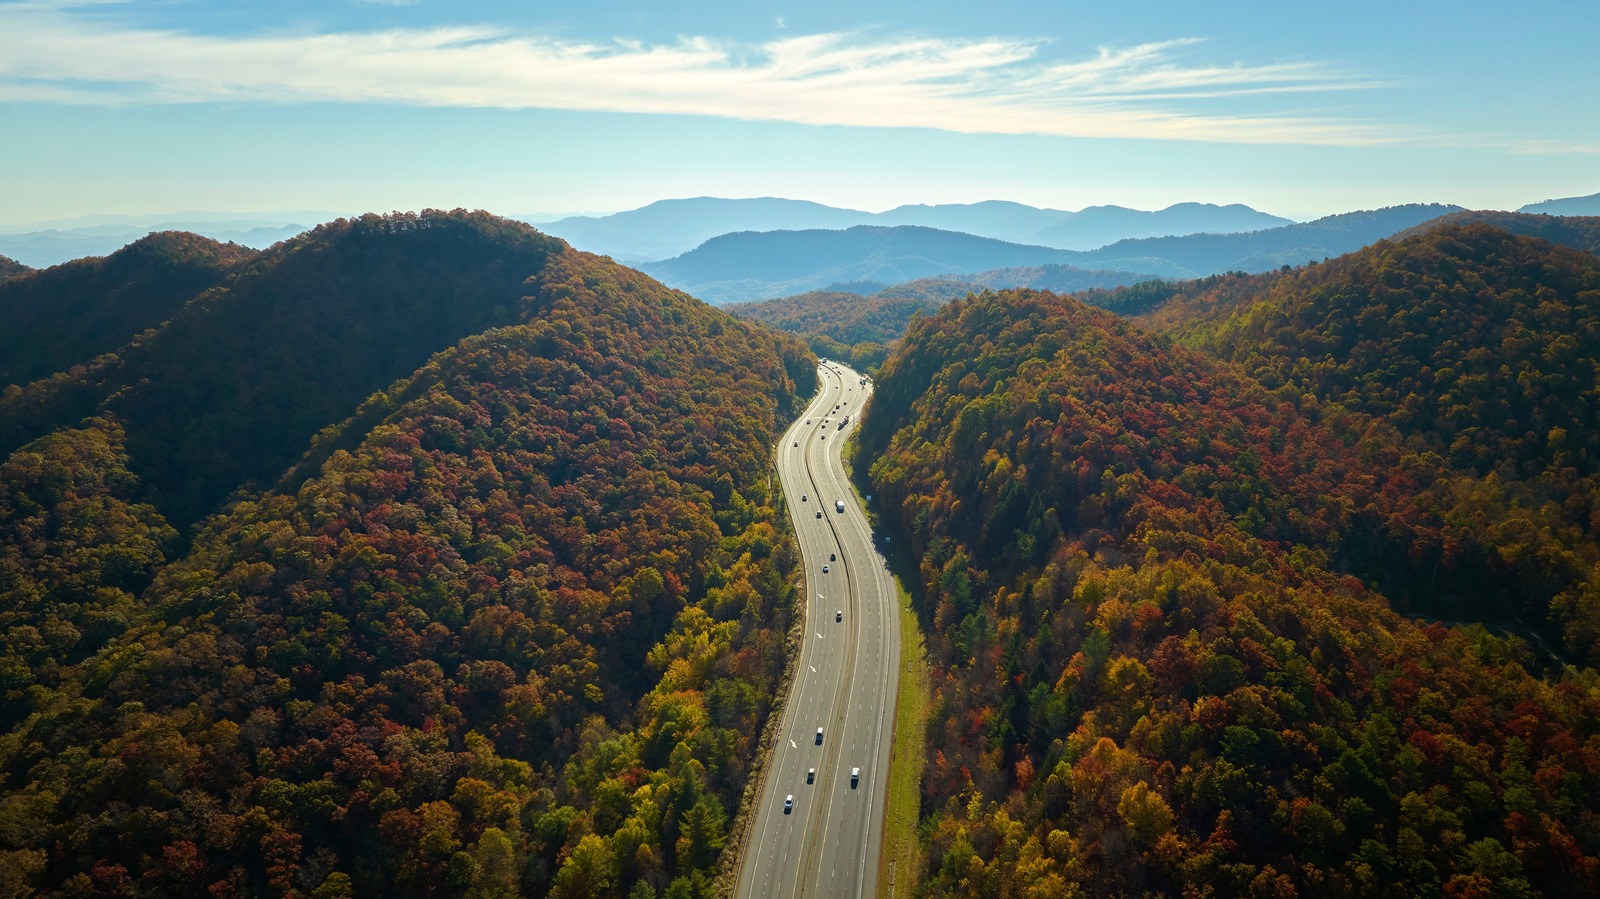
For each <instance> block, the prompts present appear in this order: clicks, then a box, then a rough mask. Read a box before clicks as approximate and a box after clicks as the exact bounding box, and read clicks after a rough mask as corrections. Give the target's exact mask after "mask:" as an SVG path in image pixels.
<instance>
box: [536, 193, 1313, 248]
mask: <svg viewBox="0 0 1600 899" xmlns="http://www.w3.org/2000/svg"><path fill="white" fill-rule="evenodd" d="M1289 223H1290V220H1289V219H1286V218H1282V217H1280V216H1276V215H1268V214H1267V213H1264V212H1257V211H1256V210H1254V209H1251V208H1250V207H1248V206H1242V205H1239V204H1237V203H1235V204H1232V205H1229V206H1216V205H1212V204H1210V203H1179V204H1177V205H1175V206H1168V207H1167V208H1166V209H1161V210H1158V211H1155V212H1144V211H1141V210H1138V209H1127V208H1125V207H1122V206H1090V207H1088V208H1087V209H1083V210H1080V211H1078V212H1065V211H1062V210H1060V209H1040V208H1037V207H1034V206H1028V205H1025V204H1022V203H1011V202H1006V201H1003V200H988V201H985V202H982V203H963V204H947V205H939V206H923V205H916V206H899V207H896V208H894V209H890V210H888V211H887V212H876V213H874V212H861V211H859V210H855V209H839V208H837V207H833V206H824V205H822V204H821V203H812V202H808V201H805V200H784V199H779V198H776V197H759V198H755V199H740V200H734V199H723V198H719V197H696V198H693V199H684V200H661V201H659V202H656V203H651V204H650V205H648V206H644V207H641V208H639V209H633V210H629V211H627V212H618V213H616V214H614V215H607V216H570V217H568V218H564V219H560V220H558V221H554V222H545V223H541V224H538V228H539V229H540V230H541V231H544V232H545V233H547V234H553V235H555V236H556V237H559V238H562V239H563V240H566V241H567V242H568V243H571V244H572V245H573V246H575V247H577V248H578V249H580V250H587V251H589V252H591V253H603V254H605V255H608V256H611V257H613V258H615V259H618V260H620V261H624V262H629V263H636V262H648V261H653V260H660V259H666V258H669V257H672V256H678V255H681V254H683V253H686V252H688V251H689V250H692V249H694V248H695V247H697V246H699V245H700V244H702V243H704V242H706V241H708V240H710V239H711V238H713V237H717V236H719V235H723V234H728V233H731V232H736V231H809V230H816V229H833V230H842V229H845V228H851V227H855V226H857V225H883V226H896V225H915V226H921V227H926V228H937V229H939V230H942V231H960V232H962V233H964V234H974V235H977V236H979V237H989V238H993V239H996V240H1003V241H1007V242H1010V243H1020V244H1029V245H1036V246H1045V247H1051V248H1054V249H1068V250H1090V249H1094V248H1096V247H1102V246H1105V245H1106V244H1109V243H1113V242H1115V241H1118V240H1124V239H1127V238H1132V237H1160V236H1165V235H1170V234H1197V233H1199V232H1202V231H1213V232H1219V233H1233V232H1239V231H1257V230H1260V229H1262V228H1275V227H1278V226H1280V225H1286V224H1289Z"/></svg>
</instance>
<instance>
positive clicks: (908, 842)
mask: <svg viewBox="0 0 1600 899" xmlns="http://www.w3.org/2000/svg"><path fill="white" fill-rule="evenodd" d="M894 586H895V592H896V593H898V594H899V596H900V695H899V696H897V697H895V703H894V748H893V750H892V752H891V754H890V758H889V802H888V805H889V808H888V810H887V812H886V813H885V815H884V821H883V866H882V867H881V868H879V869H878V895H879V896H885V897H887V896H896V897H905V896H910V895H911V894H912V891H913V890H914V889H915V888H916V884H917V877H918V872H920V871H921V870H922V847H921V845H920V843H919V842H918V840H917V825H918V814H917V813H918V810H919V809H920V808H921V798H922V795H921V794H922V752H923V747H924V746H925V745H926V742H927V741H926V740H925V738H924V727H923V725H924V722H926V721H927V718H928V659H927V646H926V644H925V643H924V642H923V639H922V626H921V624H920V623H919V622H918V621H917V613H916V612H915V611H913V610H912V608H911V595H910V594H909V593H907V592H906V590H905V587H903V586H901V584H900V579H899V578H898V577H896V578H895V581H894Z"/></svg>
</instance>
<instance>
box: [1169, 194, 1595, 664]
mask: <svg viewBox="0 0 1600 899" xmlns="http://www.w3.org/2000/svg"><path fill="white" fill-rule="evenodd" d="M1524 218H1530V219H1538V218H1545V217H1541V216H1525V217H1524ZM1144 321H1146V322H1147V323H1151V324H1154V325H1156V326H1158V327H1161V328H1163V329H1164V330H1166V331H1167V332H1168V333H1169V334H1170V335H1171V336H1173V337H1175V338H1176V339H1178V340H1179V341H1181V342H1183V343H1185V344H1187V345H1189V346H1191V347H1194V348H1197V349H1200V350H1203V351H1205V352H1207V353H1209V354H1212V355H1216V356H1220V357H1222V358H1225V359H1229V360H1231V361H1233V362H1236V363H1238V364H1239V365H1240V366H1242V367H1243V368H1244V369H1245V370H1246V371H1248V372H1249V373H1250V374H1251V375H1253V376H1254V377H1255V378H1256V379H1257V380H1259V381H1260V382H1261V383H1262V384H1264V385H1265V386H1266V387H1268V388H1269V389H1273V390H1276V391H1279V392H1282V393H1286V394H1289V395H1306V396H1309V397H1314V398H1315V400H1316V401H1317V402H1318V403H1321V404H1328V405H1331V406H1334V407H1336V408H1339V409H1342V410H1346V411H1348V412H1349V413H1351V414H1353V415H1356V416H1361V417H1368V418H1371V419H1372V420H1373V422H1372V424H1371V425H1370V426H1373V427H1378V426H1382V427H1388V428H1392V429H1393V430H1394V431H1396V432H1397V433H1398V434H1400V435H1403V437H1404V440H1405V444H1406V451H1405V458H1406V460H1407V461H1406V464H1407V465H1412V466H1416V465H1426V466H1441V465H1442V466H1444V467H1446V468H1447V469H1449V470H1450V471H1452V472H1454V474H1453V476H1452V477H1451V478H1449V484H1448V486H1443V487H1441V488H1440V489H1439V491H1438V495H1436V496H1432V497H1430V502H1432V503H1433V504H1434V505H1435V507H1436V508H1438V509H1439V510H1440V511H1441V512H1444V513H1445V514H1447V516H1448V517H1449V519H1450V520H1451V522H1452V524H1454V525H1456V526H1457V527H1459V528H1461V529H1463V530H1467V529H1473V528H1480V527H1481V528H1488V529H1489V531H1490V533H1489V534H1488V535H1487V536H1486V537H1485V539H1486V540H1487V541H1488V542H1490V543H1491V544H1492V545H1493V546H1494V547H1495V552H1496V553H1497V554H1498V555H1500V556H1501V557H1502V560H1503V565H1501V566H1496V567H1497V568H1498V569H1499V570H1498V571H1495V572H1491V573H1489V575H1488V580H1487V581H1485V582H1484V583H1481V584H1478V585H1474V587H1473V593H1475V594H1476V595H1477V596H1478V597H1480V598H1481V599H1482V600H1483V602H1484V604H1485V605H1487V604H1492V603H1495V602H1499V603H1501V604H1503V605H1504V606H1506V611H1505V612H1503V613H1502V617H1518V616H1520V617H1525V618H1527V619H1528V620H1529V621H1530V622H1531V623H1533V624H1535V625H1536V626H1542V625H1543V624H1544V622H1545V621H1546V619H1549V629H1550V632H1551V637H1552V639H1554V640H1559V641H1561V642H1563V643H1564V645H1565V648H1566V650H1567V651H1568V652H1569V653H1570V655H1571V657H1572V658H1574V659H1579V660H1584V661H1587V662H1589V663H1590V664H1595V663H1600V580H1597V578H1600V540H1597V536H1600V533H1597V531H1600V506H1597V505H1595V497H1596V496H1597V495H1600V494H1597V492H1596V491H1597V489H1600V387H1597V383H1600V259H1596V258H1595V257H1594V256H1593V255H1591V254H1588V253H1583V252H1579V251H1577V250H1571V249H1567V248H1564V247H1557V246H1552V245H1551V244H1548V243H1546V242H1544V241H1542V240H1539V239H1535V238H1528V237H1518V236H1514V235H1512V234H1509V233H1507V232H1505V231H1503V230H1499V229H1496V228H1493V227H1490V226H1489V225H1486V224H1469V225H1460V224H1444V225H1440V226H1438V227H1435V228H1433V229H1431V230H1428V231H1426V232H1424V233H1421V234H1418V235H1415V236H1412V237H1408V238H1405V239H1402V240H1396V241H1385V242H1383V243H1380V244H1378V245H1376V246H1374V247H1372V248H1370V249H1368V250H1366V251H1363V252H1361V253H1355V254H1351V255H1350V256H1346V257H1342V258H1340V259H1336V260H1332V261H1331V262H1328V263H1325V264H1321V265H1315V266H1309V267H1307V268H1304V269H1299V270H1296V271H1291V272H1284V273H1278V274H1274V275H1268V276H1260V277H1253V278H1232V279H1224V280H1223V281H1221V282H1219V283H1216V284H1213V285H1196V286H1195V288H1194V289H1192V290H1189V291H1187V292H1185V293H1183V294H1182V295H1180V296H1178V297H1175V298H1174V299H1173V300H1172V301H1171V302H1170V303H1168V304H1167V305H1165V306H1163V307H1161V308H1160V309H1159V310H1158V311H1156V312H1153V313H1151V314H1150V315H1149V316H1147V317H1146V318H1145V319H1144ZM1364 426H1365V425H1364ZM1461 598H1462V597H1461V595H1460V591H1440V592H1438V593H1437V594H1436V595H1434V596H1432V597H1428V598H1426V600H1425V601H1424V602H1422V604H1421V605H1420V608H1421V609H1422V610H1424V611H1428V612H1430V613H1432V614H1436V615H1440V616H1443V617H1450V618H1454V617H1460V615H1459V614H1458V611H1457V610H1456V609H1455V608H1453V606H1454V604H1455V603H1456V602H1457V601H1458V600H1459V599H1461ZM1479 614H1481V610H1480V612H1479Z"/></svg>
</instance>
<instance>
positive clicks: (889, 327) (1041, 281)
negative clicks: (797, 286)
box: [725, 265, 1141, 370]
mask: <svg viewBox="0 0 1600 899" xmlns="http://www.w3.org/2000/svg"><path fill="white" fill-rule="evenodd" d="M1140 277H1141V276H1139V275H1135V274H1133V273H1131V272H1106V271H1092V270H1089V269H1081V268H1076V267H1074V266H1070V265H1036V266H1028V267H1023V268H1003V269H994V270H992V271H987V272H979V273H977V274H973V275H960V274H952V275H943V276H940V277H937V278H918V279H916V280H914V281H907V282H904V283H902V284H894V285H889V286H887V287H882V288H881V289H878V290H876V291H875V292H873V293H870V294H866V293H862V292H860V289H859V288H858V289H857V290H846V289H842V288H843V287H845V286H850V287H854V286H855V285H854V284H851V285H841V286H839V287H836V288H834V289H829V290H815V291H811V292H809V293H802V294H796V295H794V296H788V297H781V298H779V299H775V300H762V301H760V302H756V303H735V304H731V305H729V306H727V307H725V308H726V309H727V310H728V311H729V312H731V313H733V314H734V315H737V316H739V317H741V318H751V319H755V320H756V321H759V322H762V323H764V324H767V325H770V326H772V327H774V328H779V329H781V330H784V331H788V332H790V333H793V334H800V335H802V336H804V337H806V338H808V339H809V341H810V343H811V348H812V349H813V350H815V351H816V352H817V353H818V354H819V355H823V356H828V357H830V358H837V359H842V360H844V361H846V362H848V363H849V364H850V365H851V366H853V367H855V368H858V369H862V370H876V369H877V367H878V366H879V365H880V364H882V362H883V360H884V357H885V356H886V355H887V352H888V349H887V347H888V344H889V343H890V342H891V341H894V340H898V339H899V338H900V336H901V335H902V334H904V333H905V332H906V325H907V324H908V323H909V322H910V321H911V316H913V315H915V314H917V313H919V312H920V313H924V314H926V313H929V312H932V311H933V310H935V309H937V308H939V307H940V306H942V305H944V304H945V303H947V302H949V301H950V300H953V299H956V298H957V297H964V296H966V295H967V294H969V293H971V292H973V291H974V290H982V289H984V288H995V289H1000V288H1006V287H1037V288H1043V289H1047V290H1055V291H1060V292H1067V291H1080V290H1090V291H1092V292H1095V293H1097V294H1104V295H1113V294H1116V293H1117V291H1113V290H1111V289H1110V288H1115V287H1117V285H1121V284H1130V283H1132V282H1134V281H1137V280H1138V279H1139V278H1140ZM857 283H866V284H872V283H873V282H857ZM873 286H876V285H875V284H874V285H873ZM867 289H871V288H867ZM1125 289H1128V290H1131V289H1133V288H1125Z"/></svg>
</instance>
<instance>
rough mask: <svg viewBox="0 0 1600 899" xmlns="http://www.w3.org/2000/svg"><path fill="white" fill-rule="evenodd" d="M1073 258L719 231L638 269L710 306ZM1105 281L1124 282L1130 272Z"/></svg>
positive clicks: (960, 237) (960, 240)
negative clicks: (842, 284)
mask: <svg viewBox="0 0 1600 899" xmlns="http://www.w3.org/2000/svg"><path fill="white" fill-rule="evenodd" d="M1077 255H1079V254H1075V253H1073V252H1071V251H1070V250H1056V249H1051V248H1050V247H1031V246H1025V245H1022V244H1014V243H1007V242H1005V241H1001V240H994V239H992V238H988V237H977V236H974V235H971V234H962V233H959V232H955V231H940V230H937V229H934V228H923V227H917V226H911V225H905V226H901V227H896V228H884V227H879V226H875V225H860V226H857V227H854V228H849V229H846V230H843V231H828V230H810V231H768V232H750V231H746V232H739V233H736V234H724V235H722V236H721V237H717V238H713V239H712V240H708V241H706V242H705V243H704V244H703V245H701V246H700V247H699V248H698V249H695V250H693V251H691V252H688V253H685V254H683V255H682V256H678V257H675V258H673V259H668V260H665V261H662V262H655V263H648V264H644V265H641V266H639V268H640V269H641V270H643V271H644V272H646V273H647V274H649V275H651V276H653V277H655V278H657V279H659V280H661V281H662V282H663V283H665V284H668V285H671V286H673V287H677V288H678V289H680V290H685V291H688V292H689V293H692V294H694V295H695V296H698V297H700V298H701V299H704V300H706V301H708V302H711V303H732V302H738V301H741V300H757V299H764V298H767V297H775V296H787V295H790V294H796V293H803V292H805V291H808V290H816V289H819V288H822V287H826V286H829V285H832V284H836V283H838V282H841V281H877V282H882V283H899V282H903V281H912V280H916V279H918V278H927V277H930V276H936V275H948V274H962V273H968V272H981V271H989V270H991V269H998V268H1014V267H1018V266H1034V265H1043V264H1047V263H1067V262H1069V261H1071V259H1072V258H1073V257H1075V256H1077ZM1117 275H1118V276H1117V277H1114V278H1113V279H1112V280H1115V281H1118V282H1119V283H1125V284H1131V283H1133V282H1134V281H1137V280H1139V276H1138V275H1137V274H1135V273H1133V272H1121V273H1117Z"/></svg>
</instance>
